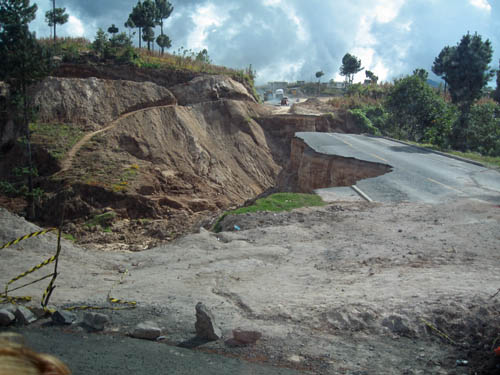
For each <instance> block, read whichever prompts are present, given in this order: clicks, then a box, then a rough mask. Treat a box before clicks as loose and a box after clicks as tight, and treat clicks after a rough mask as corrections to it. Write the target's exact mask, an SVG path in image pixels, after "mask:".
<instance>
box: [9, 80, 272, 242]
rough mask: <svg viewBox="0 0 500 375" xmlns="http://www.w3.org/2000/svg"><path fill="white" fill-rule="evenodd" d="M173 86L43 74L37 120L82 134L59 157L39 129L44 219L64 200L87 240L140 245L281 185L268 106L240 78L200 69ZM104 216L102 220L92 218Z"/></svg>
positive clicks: (52, 217)
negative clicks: (265, 121) (268, 130)
mask: <svg viewBox="0 0 500 375" xmlns="http://www.w3.org/2000/svg"><path fill="white" fill-rule="evenodd" d="M172 91H173V92H174V93H175V96H174V94H173V93H172ZM172 91H170V90H169V89H167V88H166V87H163V86H160V85H157V84H155V83H152V82H135V81H125V80H108V79H98V78H92V77H91V78H55V77H49V78H48V79H46V80H45V81H43V82H42V83H41V84H40V85H39V86H38V87H37V89H36V90H35V98H34V102H35V104H36V105H37V106H39V107H40V109H41V110H40V113H39V119H40V121H41V122H42V123H48V124H54V128H55V129H57V126H59V125H57V124H60V123H62V124H70V125H69V126H70V127H72V128H75V129H78V130H79V131H80V132H81V134H82V135H81V136H80V138H79V140H78V141H77V142H75V144H74V145H73V146H72V148H70V149H69V150H68V151H67V152H66V153H65V154H64V156H63V157H62V158H61V159H59V160H55V159H54V158H51V157H50V155H49V154H47V152H45V154H44V150H43V149H44V148H45V147H46V145H45V144H44V143H45V142H46V141H47V138H43V140H42V141H41V142H39V143H37V135H36V134H35V135H34V143H35V153H36V159H37V160H38V161H39V164H40V165H39V170H40V171H42V174H44V176H43V177H44V178H45V180H40V181H39V183H41V184H42V185H41V186H42V187H43V188H44V190H46V191H48V192H49V193H50V194H48V195H47V196H46V198H45V199H44V201H42V202H40V204H41V207H40V210H39V212H41V214H40V219H41V220H43V221H44V222H45V223H46V224H57V221H58V220H59V218H60V216H61V212H62V207H63V206H64V203H63V202H66V205H65V217H66V219H67V220H68V221H69V222H71V223H69V222H68V225H67V226H66V228H65V229H66V230H67V231H68V232H70V233H71V234H73V235H75V236H76V237H77V238H79V239H80V240H81V242H82V243H96V242H97V243H103V244H104V243H114V244H115V246H113V248H122V249H123V248H132V249H137V250H140V249H144V248H147V247H149V246H152V244H153V243H157V242H158V241H165V240H171V239H173V238H175V237H177V236H178V235H179V234H182V233H186V232H187V231H189V230H191V227H192V226H193V225H194V224H195V223H197V222H199V221H200V220H204V219H205V218H207V217H210V216H213V215H215V214H216V213H217V212H219V211H220V210H222V209H224V208H227V207H230V206H234V205H239V204H242V203H243V202H245V201H246V200H248V199H250V198H253V197H254V196H256V195H258V194H261V193H262V192H264V191H265V190H267V189H269V188H271V187H272V186H274V184H275V181H276V178H277V175H278V173H279V171H280V170H281V167H280V166H279V165H278V164H276V162H275V161H274V159H273V157H272V154H271V152H270V149H269V146H268V143H267V139H266V136H265V134H264V131H263V130H262V128H261V126H260V125H259V124H258V123H256V122H255V120H254V118H259V117H261V116H265V115H268V114H269V111H268V110H267V109H266V108H265V107H263V106H260V105H258V104H257V103H256V102H255V100H254V98H253V97H252V96H251V95H250V94H249V93H248V91H247V89H246V88H245V87H244V86H243V85H242V84H240V83H238V82H235V81H233V80H232V79H230V78H228V77H225V76H199V77H196V78H195V79H192V80H191V81H188V82H184V83H182V84H177V85H174V86H172ZM178 101H179V102H181V104H182V105H177V102H178ZM55 133H56V135H55V136H54V138H58V135H57V130H55ZM11 154H12V155H11V157H12V160H14V159H15V158H16V156H15V153H14V152H13V153H11ZM44 155H45V156H44ZM42 160H44V161H43V162H41V161H42ZM47 165H52V167H51V168H47ZM4 168H5V169H8V168H9V163H7V164H6V165H4ZM47 178H48V179H47ZM68 187H70V188H69V189H68ZM101 214H105V215H107V218H108V219H107V220H105V222H102V223H101V222H95V221H93V220H94V218H96V216H98V215H101ZM89 223H91V224H90V225H84V224H89ZM92 223H93V224H92ZM96 224H98V225H97V226H96ZM111 226H113V230H109V229H110V227H111ZM130 245H132V247H131V246H130Z"/></svg>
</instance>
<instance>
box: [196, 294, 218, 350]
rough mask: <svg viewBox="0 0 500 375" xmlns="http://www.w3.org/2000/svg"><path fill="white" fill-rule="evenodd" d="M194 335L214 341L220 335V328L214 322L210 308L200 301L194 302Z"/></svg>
mask: <svg viewBox="0 0 500 375" xmlns="http://www.w3.org/2000/svg"><path fill="white" fill-rule="evenodd" d="M194 327H195V328H196V336H197V337H199V338H201V339H206V340H209V341H215V340H218V339H220V338H221V337H222V331H221V329H220V328H219V327H218V326H217V325H216V324H215V319H214V316H213V315H212V313H211V312H210V310H208V308H207V307H206V306H205V305H204V304H203V303H201V302H198V303H197V304H196V323H195V325H194Z"/></svg>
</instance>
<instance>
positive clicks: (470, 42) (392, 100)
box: [330, 33, 500, 157]
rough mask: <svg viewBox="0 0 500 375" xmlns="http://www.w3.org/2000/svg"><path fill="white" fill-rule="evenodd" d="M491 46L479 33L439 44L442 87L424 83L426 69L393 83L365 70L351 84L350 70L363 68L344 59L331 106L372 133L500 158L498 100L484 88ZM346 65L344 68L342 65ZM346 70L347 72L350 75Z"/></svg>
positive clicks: (437, 61)
mask: <svg viewBox="0 0 500 375" xmlns="http://www.w3.org/2000/svg"><path fill="white" fill-rule="evenodd" d="M492 55H493V48H492V46H491V43H490V41H489V40H486V41H483V40H482V37H481V36H480V35H478V34H477V33H476V34H474V35H471V34H469V33H467V34H466V35H464V36H463V37H462V39H461V40H460V42H459V43H458V44H457V46H454V47H449V46H446V47H445V48H443V50H442V51H441V53H440V54H439V56H437V57H436V59H435V61H434V65H433V67H432V71H433V72H434V73H436V74H437V75H439V76H442V77H443V79H444V81H445V87H444V88H443V87H439V88H437V89H436V88H433V87H431V86H430V85H429V84H428V82H427V81H428V73H427V71H426V70H424V69H416V70H415V71H414V72H413V74H412V75H408V76H406V77H402V78H399V79H396V80H395V81H394V82H393V83H392V84H387V83H386V84H382V85H378V84H377V79H376V76H373V73H372V72H369V71H367V72H366V75H367V80H366V81H365V83H364V84H351V82H352V74H355V73H356V72H357V71H360V70H361V62H360V61H359V60H358V59H357V58H356V57H355V56H351V55H349V54H346V56H347V58H346V56H344V58H345V59H346V62H349V61H350V60H352V62H351V65H353V68H352V69H351V70H349V69H348V65H346V62H344V65H343V66H342V68H341V73H342V74H344V75H346V76H347V77H348V79H347V81H348V86H347V89H346V91H345V96H344V97H339V98H333V99H332V100H331V101H330V104H331V105H332V106H334V107H337V108H344V109H347V110H348V111H349V112H350V114H351V115H352V117H353V119H354V120H355V121H356V122H357V123H358V125H359V126H360V127H361V128H362V129H365V131H366V132H367V133H370V134H383V135H387V136H390V137H393V138H397V139H404V140H409V141H413V142H419V143H426V144H431V145H433V146H434V147H438V148H440V149H443V150H456V151H461V152H462V153H464V152H475V153H478V154H481V155H484V156H490V157H496V156H500V104H499V103H498V101H499V100H498V99H499V98H498V92H499V90H500V89H499V88H498V85H499V84H500V81H499V78H498V77H499V74H500V73H498V72H497V89H496V90H495V91H494V92H493V93H492V95H491V96H492V98H493V99H496V100H497V102H495V101H493V100H492V99H490V98H489V94H490V91H491V90H488V89H487V88H486V85H487V83H488V82H489V80H490V79H491V78H492V77H493V76H494V74H495V71H494V70H493V69H491V67H490V65H489V64H490V63H491V58H492ZM346 66H347V67H346ZM349 74H350V75H349Z"/></svg>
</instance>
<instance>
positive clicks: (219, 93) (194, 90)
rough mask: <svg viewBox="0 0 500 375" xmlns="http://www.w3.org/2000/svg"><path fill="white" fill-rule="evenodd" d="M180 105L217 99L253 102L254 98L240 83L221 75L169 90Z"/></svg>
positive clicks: (203, 77) (206, 77) (201, 77)
mask: <svg viewBox="0 0 500 375" xmlns="http://www.w3.org/2000/svg"><path fill="white" fill-rule="evenodd" d="M171 90H172V93H173V94H174V95H175V97H176V98H177V101H178V103H179V104H180V105H190V104H196V103H202V102H209V101H216V100H219V99H233V100H244V101H249V102H254V103H255V99H254V97H253V96H252V95H251V94H250V93H249V92H248V90H247V89H246V88H245V86H243V85H242V84H241V83H239V82H236V81H235V80H233V79H231V78H229V77H228V76H223V75H206V76H199V77H196V78H194V79H193V80H191V81H190V82H188V83H187V84H185V83H182V84H179V85H176V86H174V87H172V88H171Z"/></svg>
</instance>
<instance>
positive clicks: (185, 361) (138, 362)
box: [0, 328, 304, 375]
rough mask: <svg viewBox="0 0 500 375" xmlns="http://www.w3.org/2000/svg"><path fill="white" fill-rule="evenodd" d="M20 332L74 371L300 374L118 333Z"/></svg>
mask: <svg viewBox="0 0 500 375" xmlns="http://www.w3.org/2000/svg"><path fill="white" fill-rule="evenodd" d="M0 332H1V331H0ZM20 333H21V334H23V335H24V338H25V341H26V345H27V346H28V347H29V348H31V349H34V350H36V351H38V352H40V353H50V354H51V355H54V356H56V357H57V358H59V359H61V360H62V361H63V362H64V363H66V364H67V365H68V367H69V368H70V370H71V373H72V374H73V375H87V374H106V375H123V374H150V375H163V374H169V375H181V374H182V375H186V374H206V375H210V374H213V375H216V374H217V375H219V374H222V375H224V374H231V375H242V374H244V375H260V374H266V375H267V374H268V375H298V374H304V372H300V371H296V370H292V369H286V368H279V367H271V366H266V365H262V364H258V363H251V362H246V361H242V360H240V359H238V358H230V357H225V356H222V355H216V354H208V353H203V352H201V351H198V350H189V349H183V348H178V347H175V346H170V345H167V344H162V343H158V342H153V341H147V340H138V339H133V338H129V337H124V336H120V335H116V336H115V335H104V334H102V335H101V334H86V333H76V332H64V331H63V330H61V329H57V328H46V329H44V328H32V329H29V330H22V331H20Z"/></svg>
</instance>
